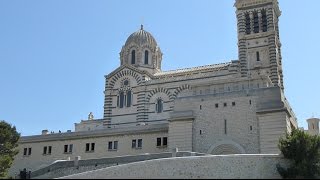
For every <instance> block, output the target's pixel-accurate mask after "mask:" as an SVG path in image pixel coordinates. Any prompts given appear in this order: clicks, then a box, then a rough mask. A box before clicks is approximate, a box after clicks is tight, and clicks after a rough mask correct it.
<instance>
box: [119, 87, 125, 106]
mask: <svg viewBox="0 0 320 180" xmlns="http://www.w3.org/2000/svg"><path fill="white" fill-rule="evenodd" d="M119 104H120V106H119V107H120V108H123V106H124V93H123V91H121V92H120V103H119Z"/></svg>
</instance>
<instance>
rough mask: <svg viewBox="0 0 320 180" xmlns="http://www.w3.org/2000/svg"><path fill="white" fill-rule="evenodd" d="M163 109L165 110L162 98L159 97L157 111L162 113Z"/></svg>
mask: <svg viewBox="0 0 320 180" xmlns="http://www.w3.org/2000/svg"><path fill="white" fill-rule="evenodd" d="M162 111H163V102H162V99H158V100H157V104H156V112H157V113H162Z"/></svg>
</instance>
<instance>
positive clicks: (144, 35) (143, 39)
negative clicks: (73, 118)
mask: <svg viewBox="0 0 320 180" xmlns="http://www.w3.org/2000/svg"><path fill="white" fill-rule="evenodd" d="M131 43H135V44H137V45H138V46H142V45H144V44H149V45H151V46H154V47H157V42H156V40H155V39H154V37H153V36H152V35H151V33H149V32H147V31H145V30H144V29H143V25H141V29H140V30H138V31H136V32H134V33H132V34H131V35H130V36H129V37H128V39H127V41H126V43H125V46H127V45H129V44H131Z"/></svg>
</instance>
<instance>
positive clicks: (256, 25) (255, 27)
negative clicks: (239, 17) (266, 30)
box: [253, 12, 259, 33]
mask: <svg viewBox="0 0 320 180" xmlns="http://www.w3.org/2000/svg"><path fill="white" fill-rule="evenodd" d="M253 31H254V33H258V32H259V16H258V13H257V12H254V13H253Z"/></svg>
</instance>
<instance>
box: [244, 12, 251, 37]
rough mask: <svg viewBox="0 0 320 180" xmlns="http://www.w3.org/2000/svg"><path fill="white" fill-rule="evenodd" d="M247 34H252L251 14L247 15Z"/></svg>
mask: <svg viewBox="0 0 320 180" xmlns="http://www.w3.org/2000/svg"><path fill="white" fill-rule="evenodd" d="M245 16H246V34H250V33H251V22H250V21H251V20H250V15H249V13H246V15H245Z"/></svg>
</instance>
